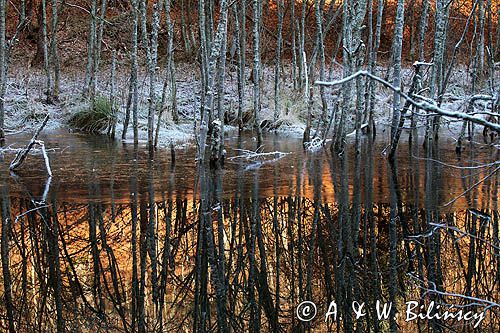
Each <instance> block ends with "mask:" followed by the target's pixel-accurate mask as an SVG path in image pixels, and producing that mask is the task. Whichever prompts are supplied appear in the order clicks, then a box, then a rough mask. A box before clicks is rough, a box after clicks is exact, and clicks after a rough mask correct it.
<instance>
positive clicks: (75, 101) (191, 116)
mask: <svg viewBox="0 0 500 333" xmlns="http://www.w3.org/2000/svg"><path fill="white" fill-rule="evenodd" d="M176 66H177V69H176V73H177V76H176V82H177V107H178V113H179V116H180V122H179V123H178V124H174V123H173V122H172V121H171V115H170V114H168V110H167V111H165V112H164V119H162V126H161V130H160V133H159V140H158V143H159V146H160V147H161V146H168V145H169V144H170V143H174V144H180V143H189V142H194V135H193V134H194V130H195V124H194V120H195V118H198V115H199V110H200V94H199V91H200V80H199V73H198V68H197V66H196V65H194V64H190V63H179V64H176ZM103 67H104V66H103ZM386 71H387V70H386V69H383V68H381V69H379V73H380V75H381V76H384V74H385V73H386ZM250 72H251V71H250V69H248V70H247V76H248V73H250ZM290 72H291V71H290V70H289V69H287V68H284V70H283V73H290ZM62 73H63V74H62V77H61V82H60V85H61V90H60V95H59V99H58V101H57V102H55V103H52V104H48V103H46V95H45V87H46V81H45V80H46V77H45V75H44V72H43V71H42V70H40V69H33V68H30V69H28V68H26V69H23V68H22V67H21V68H19V67H17V68H16V67H14V68H12V69H11V71H10V75H9V81H8V84H7V93H6V96H5V97H6V98H5V103H6V118H5V123H6V129H7V135H8V134H11V133H18V132H21V131H28V130H31V129H33V128H35V127H37V126H38V124H39V123H40V121H41V120H42V119H43V118H44V116H45V114H47V113H49V114H50V121H49V123H48V125H47V129H49V130H51V129H52V130H54V129H65V128H66V129H68V130H73V129H71V126H69V119H70V118H71V116H72V115H73V114H74V113H75V112H78V111H79V110H82V108H86V107H87V108H88V101H87V100H86V99H85V98H83V96H82V91H83V85H84V70H81V69H79V70H73V71H68V70H65V71H63V72H62ZM412 74H413V71H412V69H411V68H406V69H405V70H404V75H403V82H404V87H408V86H409V85H410V82H411V79H412ZM236 75H237V74H236V66H235V65H233V64H230V65H229V67H228V71H227V75H226V77H227V79H226V82H225V100H224V106H225V108H226V124H227V125H226V127H225V128H226V131H236V130H237V127H236V126H235V125H236V124H235V119H236V114H237V110H238V91H237V84H236V81H237V78H236ZM139 77H140V80H139V139H140V140H146V139H147V106H148V102H147V99H148V96H149V86H148V79H147V76H146V73H140V75H139ZM164 77H165V72H164V71H163V70H162V71H161V72H160V73H159V80H158V83H157V86H156V87H155V90H156V94H157V96H158V98H161V93H162V87H163V78H164ZM340 77H341V70H340V68H334V69H333V70H332V71H330V75H329V78H328V79H329V80H336V79H339V78H340ZM109 78H110V73H109V70H103V71H102V72H101V73H100V76H99V78H98V82H97V95H98V96H101V97H104V98H108V97H109V89H110V80H109ZM128 78H129V74H128V69H127V66H126V65H123V66H122V68H120V66H119V67H118V70H117V84H116V93H115V99H116V103H117V106H118V123H117V130H116V133H117V137H121V133H122V130H123V118H124V114H125V106H126V101H127V95H128V86H129V85H128ZM263 78H264V80H263V83H262V114H261V119H262V121H263V123H267V124H268V125H269V124H270V126H271V127H273V128H277V133H278V134H279V135H281V136H294V137H302V135H303V132H304V129H305V122H306V118H307V101H306V99H305V98H304V94H303V92H298V91H296V90H294V89H293V84H292V79H291V78H290V76H289V75H288V76H282V83H281V87H280V90H281V93H280V95H279V105H280V108H281V110H280V117H279V121H278V123H277V124H273V115H274V68H273V67H272V66H265V67H264V69H263ZM468 82H470V76H469V75H468V74H467V71H466V69H465V68H460V69H458V70H456V71H455V72H454V74H453V77H452V80H451V84H450V86H449V89H448V90H447V91H448V93H447V94H446V95H445V98H444V102H443V105H442V107H443V108H445V109H449V110H462V111H463V110H465V107H466V103H467V98H466V97H467V92H466V89H467V88H466V87H468V85H469V84H468ZM406 89H407V88H406ZM336 93H337V92H336V91H335V90H333V89H327V99H328V104H329V105H330V106H331V105H332V104H333V99H334V98H335V94H336ZM252 97H253V83H252V82H250V81H249V80H247V82H246V89H245V101H246V102H245V105H244V108H243V110H244V118H246V120H247V123H248V128H251V123H252V121H251V115H252V114H253V103H252ZM392 98H393V93H392V92H391V91H389V90H388V89H386V88H383V87H381V86H378V87H377V90H376V106H375V119H376V124H377V126H388V125H389V124H390V117H391V113H392ZM314 100H315V103H314V105H313V118H315V115H318V116H319V113H320V112H321V104H320V99H319V93H318V91H317V89H316V91H315V98H314ZM165 114H166V115H165ZM348 121H349V123H350V125H351V129H352V119H350V120H348ZM155 124H156V120H155ZM460 127H461V122H458V121H454V122H453V121H451V122H448V126H445V128H448V129H450V130H451V132H452V134H453V133H456V132H457V131H458V129H459V128H460ZM132 135H133V134H132V128H131V126H130V127H129V131H128V134H127V139H126V140H127V141H128V140H132Z"/></svg>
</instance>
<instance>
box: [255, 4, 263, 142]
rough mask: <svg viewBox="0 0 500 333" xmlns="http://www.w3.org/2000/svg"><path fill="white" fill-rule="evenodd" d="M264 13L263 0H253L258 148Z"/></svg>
mask: <svg viewBox="0 0 500 333" xmlns="http://www.w3.org/2000/svg"><path fill="white" fill-rule="evenodd" d="M261 13H262V1H261V0H253V75H254V83H253V108H254V124H253V127H254V130H255V131H256V134H257V148H258V147H260V146H261V145H262V129H261V127H260V111H261V104H260V83H261V82H260V80H261V69H260V20H261Z"/></svg>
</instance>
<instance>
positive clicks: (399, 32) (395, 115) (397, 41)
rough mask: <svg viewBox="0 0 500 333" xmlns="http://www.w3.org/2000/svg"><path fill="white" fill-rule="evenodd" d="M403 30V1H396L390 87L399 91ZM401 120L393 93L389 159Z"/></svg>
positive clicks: (399, 109) (396, 97)
mask: <svg viewBox="0 0 500 333" xmlns="http://www.w3.org/2000/svg"><path fill="white" fill-rule="evenodd" d="M403 28H404V0H398V7H397V12H396V23H395V28H394V44H393V52H394V53H393V56H392V58H393V59H394V64H393V68H394V79H393V81H392V85H393V86H394V87H396V88H397V89H401V53H402V48H403ZM400 118H401V96H400V94H399V93H397V92H395V93H394V95H393V106H392V122H391V150H390V152H389V158H391V159H392V158H394V155H395V153H396V148H397V145H398V139H399V138H398V137H397V134H396V133H398V127H399V120H400Z"/></svg>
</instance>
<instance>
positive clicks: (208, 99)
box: [198, 0, 228, 163]
mask: <svg viewBox="0 0 500 333" xmlns="http://www.w3.org/2000/svg"><path fill="white" fill-rule="evenodd" d="M227 14H228V3H227V1H225V0H224V1H222V2H221V4H220V20H219V24H218V26H217V32H216V35H215V37H214V40H213V42H211V43H210V58H209V61H208V63H207V66H208V67H207V70H206V73H207V82H206V93H205V94H206V95H205V99H204V102H205V104H204V105H203V113H202V119H201V125H200V143H199V144H200V146H199V154H198V158H199V161H200V163H201V162H202V161H203V160H204V155H205V145H206V142H207V134H208V130H209V122H210V121H212V120H211V119H212V117H211V116H214V117H216V118H215V119H214V120H213V121H212V124H210V126H218V127H221V126H222V122H221V121H222V120H221V119H219V112H217V113H215V112H213V111H214V105H215V103H214V93H215V88H216V87H215V80H216V74H217V73H216V70H217V66H216V65H217V60H220V59H219V58H220V57H225V54H221V52H222V49H223V46H224V43H225V39H226V38H227ZM220 130H222V131H223V130H224V129H223V128H220ZM217 134H220V133H219V132H218V133H217ZM220 144H221V143H220V142H218V140H217V142H214V141H213V140H212V143H211V145H212V148H213V149H216V150H218V149H219V148H220ZM216 146H217V147H216ZM213 149H212V159H213V158H215V157H216V156H217V157H218V156H219V153H216V154H215V155H216V156H215V155H214V153H213V151H214V150H213Z"/></svg>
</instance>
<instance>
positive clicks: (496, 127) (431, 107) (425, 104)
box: [315, 71, 500, 133]
mask: <svg viewBox="0 0 500 333" xmlns="http://www.w3.org/2000/svg"><path fill="white" fill-rule="evenodd" d="M358 76H366V77H368V78H370V79H372V80H374V81H377V82H379V83H381V84H382V85H384V86H386V87H387V88H389V89H390V90H392V91H394V92H396V93H398V94H400V95H401V96H402V97H404V98H405V99H406V101H407V102H409V103H410V104H411V105H413V106H415V107H416V108H418V109H423V110H426V111H428V112H434V113H437V114H439V115H442V116H446V117H451V118H459V119H464V120H468V121H470V122H472V123H475V124H479V125H482V126H485V127H488V128H489V129H491V130H493V131H496V132H499V133H500V124H495V123H492V122H490V121H487V120H485V119H482V118H476V117H474V116H472V115H470V114H468V113H464V112H458V111H451V110H445V109H443V108H441V107H439V106H437V105H436V104H434V103H431V102H430V101H426V100H422V101H420V102H418V101H416V100H415V99H413V98H411V97H410V96H408V94H406V93H405V92H403V91H401V89H399V88H397V87H394V86H393V85H392V84H390V83H389V82H387V81H386V80H384V79H382V78H380V77H378V76H376V75H373V74H372V73H370V72H368V71H359V72H356V73H354V74H352V75H350V76H347V77H345V78H343V79H341V80H338V81H332V82H327V81H316V82H315V84H316V85H322V86H338V85H342V84H344V83H347V82H349V81H351V80H354V79H355V78H357V77H358Z"/></svg>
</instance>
